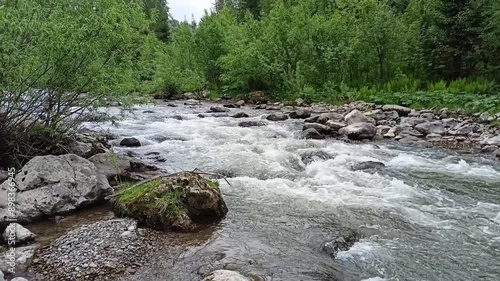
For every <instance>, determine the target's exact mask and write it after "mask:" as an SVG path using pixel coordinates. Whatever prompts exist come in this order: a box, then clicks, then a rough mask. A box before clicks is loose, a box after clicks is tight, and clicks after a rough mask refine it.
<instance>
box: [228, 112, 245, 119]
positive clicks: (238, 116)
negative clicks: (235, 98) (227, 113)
mask: <svg viewBox="0 0 500 281" xmlns="http://www.w3.org/2000/svg"><path fill="white" fill-rule="evenodd" d="M231 117H233V118H248V117H250V116H248V114H246V113H245V112H238V113H236V114H234V115H233V116H231Z"/></svg>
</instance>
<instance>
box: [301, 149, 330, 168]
mask: <svg viewBox="0 0 500 281" xmlns="http://www.w3.org/2000/svg"><path fill="white" fill-rule="evenodd" d="M334 158H335V157H333V156H332V155H330V154H328V153H327V152H325V151H323V150H313V151H304V152H302V153H300V160H301V161H302V163H304V164H305V165H309V164H311V163H312V162H314V161H316V160H329V159H334Z"/></svg>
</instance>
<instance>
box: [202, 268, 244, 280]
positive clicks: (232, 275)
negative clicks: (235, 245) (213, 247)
mask: <svg viewBox="0 0 500 281" xmlns="http://www.w3.org/2000/svg"><path fill="white" fill-rule="evenodd" d="M203 281H250V279H249V278H247V277H245V276H243V275H241V274H239V273H238V272H236V271H230V270H223V269H221V270H216V271H214V272H212V273H210V275H208V276H207V277H205V278H204V279H203Z"/></svg>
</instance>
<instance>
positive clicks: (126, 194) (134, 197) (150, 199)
mask: <svg viewBox="0 0 500 281" xmlns="http://www.w3.org/2000/svg"><path fill="white" fill-rule="evenodd" d="M182 190H183V189H182V187H180V186H175V185H172V184H171V183H170V182H168V181H166V180H164V179H162V178H158V179H155V180H152V181H147V182H144V183H140V184H136V185H133V184H125V185H124V186H123V187H122V190H121V191H120V192H119V194H118V197H117V199H116V201H115V204H116V205H117V206H118V207H121V208H126V209H129V210H130V211H132V212H141V213H143V214H144V215H146V216H148V217H154V216H158V215H164V216H168V217H175V216H177V215H179V214H182V213H185V212H186V211H185V210H184V209H183V200H184V198H185V194H184V192H183V191H182Z"/></svg>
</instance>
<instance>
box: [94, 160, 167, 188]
mask: <svg viewBox="0 0 500 281" xmlns="http://www.w3.org/2000/svg"><path fill="white" fill-rule="evenodd" d="M158 154H159V153H158ZM150 155H153V154H151V153H150V154H148V155H146V156H150ZM155 156H159V155H155ZM156 159H161V157H159V158H156ZM89 161H91V162H92V163H94V165H95V166H96V168H97V170H98V171H99V172H100V173H101V174H102V175H104V176H105V177H106V178H107V179H108V181H109V182H111V183H112V184H118V183H120V182H122V181H137V180H144V179H146V178H148V177H151V176H154V175H156V171H157V170H158V169H157V168H156V167H154V166H151V165H148V164H146V163H144V162H142V161H140V160H137V159H135V158H132V157H128V156H124V155H118V154H116V153H113V152H108V153H100V154H96V155H94V156H92V157H90V158H89Z"/></svg>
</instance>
